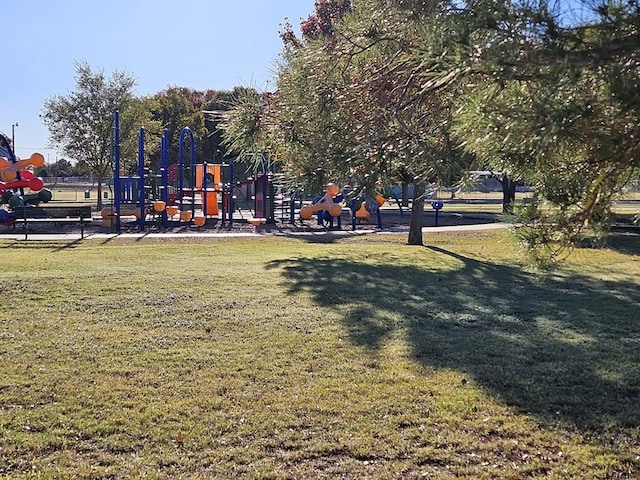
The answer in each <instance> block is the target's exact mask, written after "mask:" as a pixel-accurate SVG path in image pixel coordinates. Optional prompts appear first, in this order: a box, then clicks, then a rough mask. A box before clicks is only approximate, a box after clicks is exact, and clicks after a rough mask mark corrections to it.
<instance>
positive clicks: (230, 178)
mask: <svg viewBox="0 0 640 480" xmlns="http://www.w3.org/2000/svg"><path fill="white" fill-rule="evenodd" d="M168 135H169V134H168V131H167V130H165V131H164V132H163V136H162V139H161V150H160V152H161V167H160V172H159V174H151V173H150V172H149V171H148V169H147V168H146V167H145V148H144V147H145V131H144V127H143V128H141V129H140V133H139V137H138V168H137V175H135V176H131V177H124V176H121V171H120V170H121V162H120V126H119V114H118V112H115V114H114V143H115V149H114V156H115V159H114V177H113V189H114V195H113V205H112V206H111V207H109V208H105V209H103V210H102V212H101V215H102V218H103V222H102V225H103V226H104V227H109V228H113V229H115V231H116V232H118V233H119V232H120V231H121V228H122V221H123V220H131V221H135V222H136V223H137V224H138V228H139V230H141V231H143V230H145V229H146V227H147V224H148V222H149V221H152V222H154V224H156V225H160V226H162V228H168V227H169V226H170V224H171V225H172V226H173V225H176V224H183V225H187V224H188V225H195V226H198V227H202V226H205V225H206V224H207V222H208V220H209V219H215V220H216V222H217V221H220V222H221V224H222V225H228V226H229V227H231V226H232V224H233V222H234V221H235V220H236V218H234V213H235V212H236V211H238V212H239V213H240V216H241V219H242V220H245V221H247V222H249V223H251V224H253V225H254V226H258V225H261V224H264V223H268V222H273V221H274V187H273V183H272V179H271V174H270V173H269V172H268V171H267V168H266V161H265V160H264V157H263V162H262V171H261V172H259V173H256V174H255V175H253V177H251V178H249V179H245V180H243V181H241V182H239V181H236V180H235V177H234V163H233V162H228V163H224V162H221V163H207V162H204V163H197V162H196V151H195V139H194V136H193V132H192V131H191V129H190V128H189V127H185V128H183V129H182V130H181V132H180V136H179V144H178V162H177V163H170V161H169V136H168ZM187 146H188V147H189V152H190V159H189V162H188V163H187V162H185V150H186V147H187ZM238 195H240V196H242V197H244V198H247V197H249V196H251V198H252V199H253V207H254V208H253V212H254V213H253V214H252V215H251V216H249V217H246V216H245V215H243V214H242V212H241V210H240V208H239V207H236V198H237V196H238Z"/></svg>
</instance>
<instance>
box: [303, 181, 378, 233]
mask: <svg viewBox="0 0 640 480" xmlns="http://www.w3.org/2000/svg"><path fill="white" fill-rule="evenodd" d="M347 191H348V188H347V187H345V189H343V191H342V192H341V191H340V188H339V187H338V186H337V185H336V184H335V183H328V184H327V185H326V187H325V193H324V195H323V196H319V197H316V198H315V199H314V200H313V202H312V203H311V205H304V206H302V207H300V219H301V220H309V219H311V217H312V216H313V214H314V213H315V214H316V215H317V217H318V224H319V225H323V224H324V223H325V222H328V224H329V227H330V228H333V222H334V220H337V227H338V228H341V227H342V206H341V205H340V204H341V202H343V201H344V197H345V193H346V192H347ZM385 202H386V199H385V198H384V197H383V196H382V195H380V194H377V195H375V196H374V197H373V198H370V199H367V200H365V201H361V200H358V199H354V200H352V201H351V202H350V205H349V206H350V211H351V225H352V229H353V230H355V229H356V224H357V222H358V221H361V222H369V221H371V214H372V213H374V214H375V215H376V220H377V224H378V228H382V217H381V214H380V207H382V205H384V203H385Z"/></svg>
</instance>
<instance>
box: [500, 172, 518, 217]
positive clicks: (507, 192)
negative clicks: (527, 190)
mask: <svg viewBox="0 0 640 480" xmlns="http://www.w3.org/2000/svg"><path fill="white" fill-rule="evenodd" d="M500 181H501V183H502V213H504V214H507V215H511V214H512V213H513V204H514V203H515V201H516V182H514V181H513V180H512V179H511V177H510V176H509V175H504V176H503V177H502V179H501V180H500Z"/></svg>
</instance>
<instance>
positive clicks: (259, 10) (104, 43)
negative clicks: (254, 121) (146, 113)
mask: <svg viewBox="0 0 640 480" xmlns="http://www.w3.org/2000/svg"><path fill="white" fill-rule="evenodd" d="M314 3H315V1H314V0H189V1H180V0H178V1H171V2H169V1H167V0H111V1H109V2H95V1H92V0H52V1H45V0H8V1H6V2H3V5H2V14H1V15H2V28H1V30H0V32H1V34H2V39H3V48H2V57H1V58H2V72H3V75H2V76H1V77H0V130H1V131H3V132H4V133H6V134H7V135H8V136H11V131H12V125H13V124H16V123H17V124H18V126H16V127H15V128H14V129H13V130H14V131H15V142H16V154H17V155H18V156H20V157H28V156H29V155H31V153H33V152H36V151H37V152H40V153H42V154H44V156H45V158H47V161H51V162H53V161H55V160H56V158H57V156H58V155H59V154H58V152H56V151H55V150H53V149H49V148H46V147H47V146H48V140H49V136H48V130H47V129H46V127H45V126H44V125H43V124H42V122H41V120H40V118H39V114H40V112H41V110H42V102H43V100H44V99H46V98H49V97H51V96H54V95H67V94H68V93H69V92H72V91H74V90H75V77H74V75H75V72H74V62H76V61H86V62H87V63H88V64H89V65H90V66H91V67H92V69H93V70H94V71H96V70H104V72H105V74H106V75H108V76H110V75H111V73H112V72H113V71H115V70H120V71H126V72H127V73H129V74H131V75H132V76H133V77H135V78H136V79H137V82H138V86H137V88H136V93H138V94H139V95H146V94H154V93H157V92H159V91H161V90H164V89H166V88H167V87H170V86H180V87H190V88H195V89H198V90H205V89H214V90H230V89H232V88H233V87H234V86H237V85H242V86H251V87H256V88H258V89H260V90H268V89H269V87H270V84H269V80H270V79H271V80H272V79H273V71H274V62H275V60H276V59H277V57H278V54H279V52H280V50H281V46H282V44H281V41H280V38H279V37H278V31H279V29H280V26H281V24H283V22H284V20H285V18H288V19H289V21H290V22H291V24H292V25H293V27H294V29H295V30H296V31H299V24H300V19H301V18H306V17H307V16H308V15H309V14H310V13H312V12H313V8H314ZM271 85H273V83H271Z"/></svg>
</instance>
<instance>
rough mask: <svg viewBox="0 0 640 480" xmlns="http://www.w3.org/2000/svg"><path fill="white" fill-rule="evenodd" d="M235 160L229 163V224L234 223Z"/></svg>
mask: <svg viewBox="0 0 640 480" xmlns="http://www.w3.org/2000/svg"><path fill="white" fill-rule="evenodd" d="M233 185H234V182H233V162H231V163H230V164H229V226H230V227H231V226H232V225H233V210H234V209H235V206H234V205H233Z"/></svg>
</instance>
